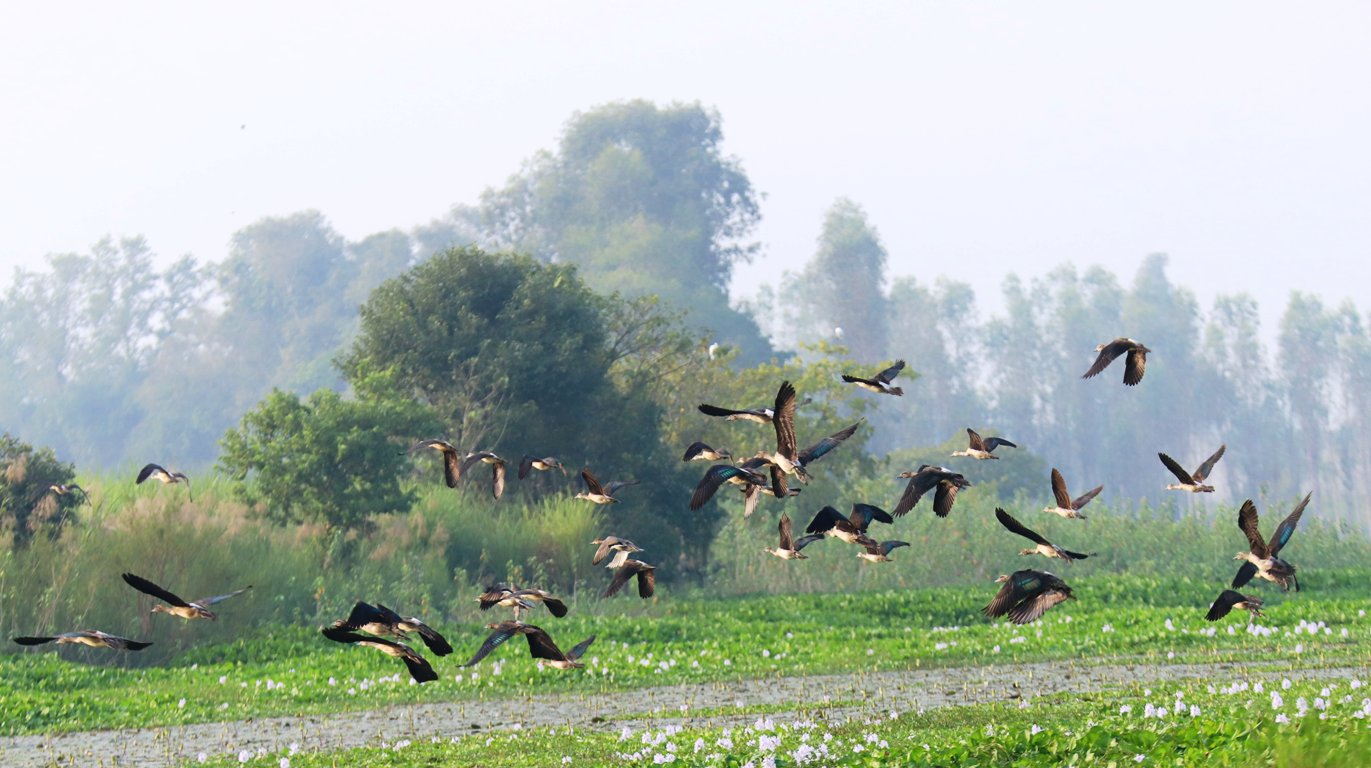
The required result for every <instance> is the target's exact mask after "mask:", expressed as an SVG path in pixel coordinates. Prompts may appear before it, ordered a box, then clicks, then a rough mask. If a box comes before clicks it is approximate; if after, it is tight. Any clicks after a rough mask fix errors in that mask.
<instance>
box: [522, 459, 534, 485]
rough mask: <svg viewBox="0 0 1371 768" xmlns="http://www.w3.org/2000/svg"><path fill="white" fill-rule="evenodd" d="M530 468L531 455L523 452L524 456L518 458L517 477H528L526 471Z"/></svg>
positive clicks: (531, 464)
mask: <svg viewBox="0 0 1371 768" xmlns="http://www.w3.org/2000/svg"><path fill="white" fill-rule="evenodd" d="M531 469H533V457H532V456H529V455H528V454H524V457H523V458H522V459H519V479H520V480H523V479H524V478H526V477H528V472H529V470H531Z"/></svg>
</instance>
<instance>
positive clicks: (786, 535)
mask: <svg viewBox="0 0 1371 768" xmlns="http://www.w3.org/2000/svg"><path fill="white" fill-rule="evenodd" d="M776 530H777V531H779V532H780V534H781V546H780V548H781V549H794V548H795V536H794V535H793V534H792V533H791V531H790V516H789V515H787V514H786V513H784V512H782V513H781V522H780V524H779V525H777V526H776Z"/></svg>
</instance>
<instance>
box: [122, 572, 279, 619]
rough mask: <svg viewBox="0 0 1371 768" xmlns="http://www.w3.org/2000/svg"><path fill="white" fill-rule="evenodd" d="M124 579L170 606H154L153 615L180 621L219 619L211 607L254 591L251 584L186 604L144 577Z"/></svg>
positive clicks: (131, 576) (124, 575)
mask: <svg viewBox="0 0 1371 768" xmlns="http://www.w3.org/2000/svg"><path fill="white" fill-rule="evenodd" d="M123 578H124V582H125V583H126V584H128V585H129V586H130V587H133V588H134V589H136V590H138V591H139V592H142V593H143V594H145V595H152V596H153V597H155V598H157V599H158V600H162V601H164V602H166V603H168V604H169V606H170V607H168V606H167V605H161V604H158V605H154V606H152V612H153V613H169V614H171V615H172V616H175V617H177V618H179V619H211V620H213V619H217V618H219V617H218V615H216V614H215V613H214V611H211V610H210V609H209V607H210V606H211V605H214V604H215V603H220V602H223V601H224V600H227V599H229V598H230V597H237V596H238V595H241V594H243V593H244V592H246V591H248V590H249V589H252V585H251V584H249V585H247V586H246V587H243V588H242V589H235V590H234V591H232V592H229V593H228V594H224V595H215V596H214V597H202V598H200V599H199V600H195V601H193V602H186V601H185V600H182V599H181V598H179V597H177V596H176V595H175V594H173V593H171V592H169V591H167V590H165V589H163V588H161V587H159V586H157V585H156V584H153V583H152V582H150V581H148V580H147V579H145V578H143V577H142V576H135V575H134V574H132V573H125V574H123Z"/></svg>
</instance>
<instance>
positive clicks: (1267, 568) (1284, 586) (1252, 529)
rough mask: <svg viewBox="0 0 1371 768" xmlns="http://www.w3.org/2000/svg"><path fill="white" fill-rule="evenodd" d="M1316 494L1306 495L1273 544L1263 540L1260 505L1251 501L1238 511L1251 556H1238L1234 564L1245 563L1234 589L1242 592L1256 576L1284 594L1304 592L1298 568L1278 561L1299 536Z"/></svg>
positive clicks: (1240, 568)
mask: <svg viewBox="0 0 1371 768" xmlns="http://www.w3.org/2000/svg"><path fill="white" fill-rule="evenodd" d="M1313 495H1314V493H1313V491H1310V492H1309V493H1308V494H1306V495H1305V497H1304V500H1303V501H1301V502H1300V503H1299V504H1297V505H1295V509H1294V511H1292V512H1291V513H1290V515H1289V516H1287V517H1286V518H1285V519H1284V520H1282V521H1281V524H1280V525H1278V526H1276V531H1275V533H1273V534H1271V541H1270V542H1267V541H1266V540H1265V539H1263V538H1262V534H1261V531H1260V530H1259V529H1258V526H1257V505H1255V504H1253V503H1252V500H1251V499H1248V500H1247V501H1244V502H1243V503H1242V509H1239V510H1238V528H1239V529H1240V530H1242V532H1243V534H1245V535H1246V536H1247V543H1248V546H1249V547H1250V549H1249V551H1247V552H1239V553H1238V554H1237V555H1234V557H1233V559H1234V560H1245V561H1246V562H1244V563H1243V564H1242V565H1241V566H1239V567H1238V574H1237V575H1236V576H1234V577H1233V588H1234V589H1238V588H1239V587H1242V586H1243V585H1244V584H1246V583H1247V582H1249V581H1251V580H1252V577H1253V576H1259V577H1261V578H1263V579H1266V580H1267V581H1269V582H1272V583H1273V584H1279V585H1280V587H1281V590H1282V591H1284V592H1289V591H1290V585H1291V584H1292V583H1293V584H1294V585H1295V591H1296V592H1298V591H1300V581H1299V579H1297V578H1295V566H1293V565H1291V564H1290V563H1288V562H1286V561H1284V560H1282V559H1281V558H1279V557H1277V555H1278V554H1280V551H1281V549H1282V548H1284V547H1285V545H1286V544H1287V543H1289V541H1290V537H1291V536H1292V535H1294V533H1295V526H1296V525H1299V522H1300V517H1301V516H1303V515H1304V508H1305V507H1307V506H1309V498H1310V497H1311V496H1313Z"/></svg>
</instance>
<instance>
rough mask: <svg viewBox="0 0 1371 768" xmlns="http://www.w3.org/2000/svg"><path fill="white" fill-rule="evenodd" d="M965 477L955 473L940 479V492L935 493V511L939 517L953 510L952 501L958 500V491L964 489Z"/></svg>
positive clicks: (945, 515)
mask: <svg viewBox="0 0 1371 768" xmlns="http://www.w3.org/2000/svg"><path fill="white" fill-rule="evenodd" d="M962 482H964V478H962V476H961V475H953V476H952V477H949V478H944V479H942V480H939V481H938V492H937V493H935V494H933V512H934V514H936V515H937V516H938V517H947V515H948V513H949V512H951V511H952V503H953V502H955V501H956V500H957V491H959V490H961V489H962Z"/></svg>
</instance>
